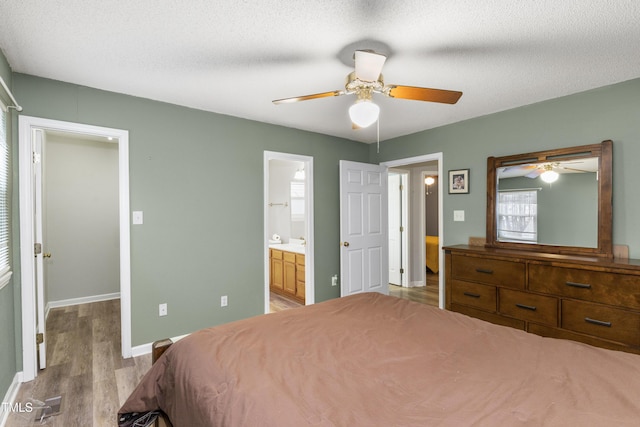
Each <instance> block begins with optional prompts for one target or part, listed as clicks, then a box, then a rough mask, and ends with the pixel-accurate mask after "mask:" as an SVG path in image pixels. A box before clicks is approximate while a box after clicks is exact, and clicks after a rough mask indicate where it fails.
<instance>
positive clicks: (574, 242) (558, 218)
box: [500, 172, 598, 248]
mask: <svg viewBox="0 0 640 427" xmlns="http://www.w3.org/2000/svg"><path fill="white" fill-rule="evenodd" d="M596 177H597V174H596V173H595V172H591V173H574V174H571V173H568V174H562V175H560V178H559V179H558V180H557V181H556V182H554V183H553V184H547V183H545V182H544V181H542V179H540V178H537V179H531V178H526V177H515V178H506V179H505V178H502V179H500V189H501V190H509V189H514V188H534V187H535V188H539V189H540V191H538V192H537V200H538V243H541V244H545V245H560V246H585V247H588V248H597V247H598V181H597V179H596Z"/></svg>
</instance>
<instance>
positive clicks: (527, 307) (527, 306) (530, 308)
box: [516, 304, 538, 311]
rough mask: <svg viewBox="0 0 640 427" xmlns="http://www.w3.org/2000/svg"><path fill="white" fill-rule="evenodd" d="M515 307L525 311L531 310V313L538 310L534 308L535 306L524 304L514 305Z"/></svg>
mask: <svg viewBox="0 0 640 427" xmlns="http://www.w3.org/2000/svg"><path fill="white" fill-rule="evenodd" d="M516 307H518V308H522V309H525V310H531V311H536V310H537V309H538V307H536V306H535V305H525V304H516Z"/></svg>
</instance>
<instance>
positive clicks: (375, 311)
mask: <svg viewBox="0 0 640 427" xmlns="http://www.w3.org/2000/svg"><path fill="white" fill-rule="evenodd" d="M639 326H640V325H639ZM155 409H161V410H163V411H164V412H165V413H166V414H168V416H169V418H170V419H171V420H172V422H173V424H174V426H175V427H182V426H185V427H187V426H189V427H191V426H202V427H205V426H217V427H224V426H228V427H231V426H233V427H236V426H252V427H253V426H278V427H286V426H292V427H293V426H295V427H300V426H306V425H310V426H384V427H389V426H455V427H459V426H471V425H479V426H509V427H512V426H543V425H545V426H546V425H548V426H635V427H637V426H640V356H638V355H633V354H627V353H622V352H615V351H611V350H605V349H600V348H595V347H591V346H588V345H585V344H580V343H576V342H571V341H564V340H557V339H551V338H543V337H539V336H536V335H532V334H528V333H525V332H522V331H518V330H515V329H511V328H506V327H502V326H497V325H493V324H490V323H486V322H483V321H481V320H477V319H473V318H470V317H467V316H464V315H461V314H458V313H453V312H448V311H443V310H439V309H436V308H433V307H429V306H425V305H422V304H418V303H413V302H410V301H406V300H402V299H398V298H394V297H388V296H384V295H380V294H359V295H354V296H350V297H345V298H340V299H335V300H331V301H327V302H324V303H320V304H315V305H313V306H308V307H303V308H299V309H293V310H288V311H282V312H279V313H275V314H268V315H264V316H258V317H254V318H251V319H246V320H242V321H238V322H233V323H229V324H226V325H222V326H218V327H214V328H210V329H204V330H201V331H199V332H196V333H194V334H191V335H190V336H188V337H186V338H184V339H182V340H180V341H179V342H177V343H176V344H174V345H173V346H172V347H171V348H170V349H169V350H168V351H167V352H166V353H165V354H164V355H163V356H162V357H161V358H160V360H158V362H157V363H156V364H155V365H153V367H152V368H151V370H150V371H149V373H148V374H147V375H146V376H145V378H144V379H143V380H142V382H141V383H140V385H139V386H138V387H137V388H136V390H135V391H134V392H133V393H132V395H131V396H130V397H129V399H128V400H127V401H126V402H125V404H124V405H123V407H122V408H121V410H120V412H121V413H126V412H134V411H136V412H141V411H148V410H155Z"/></svg>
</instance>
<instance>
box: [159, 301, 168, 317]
mask: <svg viewBox="0 0 640 427" xmlns="http://www.w3.org/2000/svg"><path fill="white" fill-rule="evenodd" d="M166 315H167V303H166V302H165V303H163V304H160V305H159V306H158V316H166Z"/></svg>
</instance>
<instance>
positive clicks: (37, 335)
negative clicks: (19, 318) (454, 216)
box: [36, 332, 44, 345]
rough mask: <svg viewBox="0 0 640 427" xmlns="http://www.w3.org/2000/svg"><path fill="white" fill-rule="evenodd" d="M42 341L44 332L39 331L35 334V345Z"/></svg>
mask: <svg viewBox="0 0 640 427" xmlns="http://www.w3.org/2000/svg"><path fill="white" fill-rule="evenodd" d="M43 342H44V334H43V333H42V332H39V333H37V334H36V345H40V344H42V343H43Z"/></svg>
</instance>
